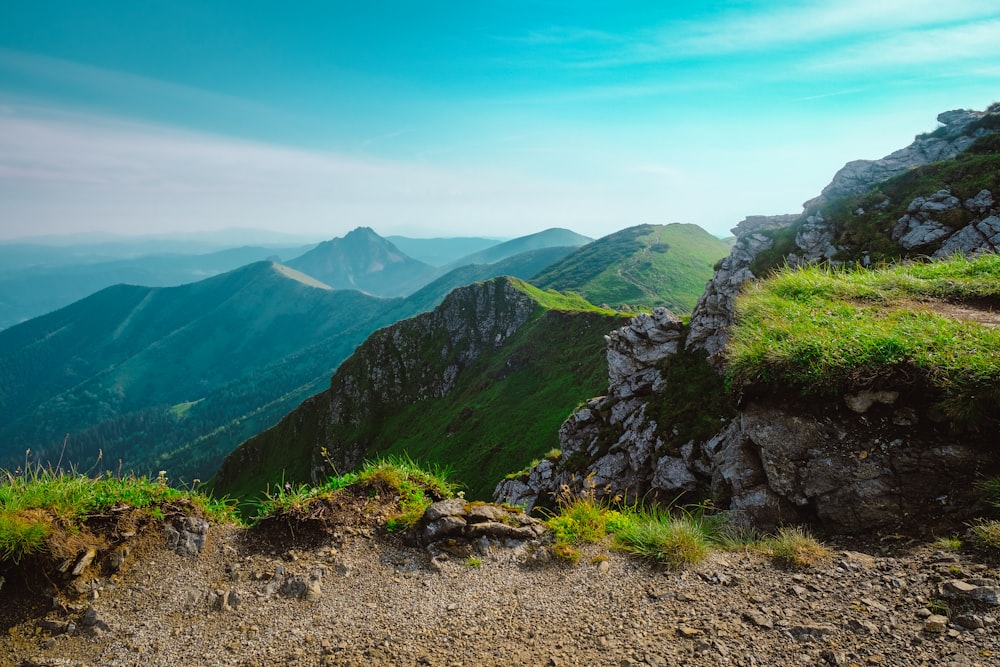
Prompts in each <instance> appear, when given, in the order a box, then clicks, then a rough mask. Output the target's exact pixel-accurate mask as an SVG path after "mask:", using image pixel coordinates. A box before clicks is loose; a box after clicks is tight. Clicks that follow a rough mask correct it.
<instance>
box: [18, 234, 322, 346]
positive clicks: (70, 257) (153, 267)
mask: <svg viewBox="0 0 1000 667" xmlns="http://www.w3.org/2000/svg"><path fill="white" fill-rule="evenodd" d="M305 250H306V248H303V247H301V246H294V247H291V246H289V247H276V248H265V247H241V248H231V249H228V250H222V251H217V252H211V253H202V254H179V253H178V254H163V253H161V254H155V255H152V254H146V255H141V256H138V257H128V258H114V259H108V258H104V257H101V256H92V255H88V254H86V250H85V249H81V250H80V251H79V252H78V253H73V252H71V251H70V250H69V249H66V248H50V247H47V246H32V245H28V244H7V245H0V329H4V328H6V327H9V326H13V325H15V324H18V323H20V322H25V321H27V320H29V319H31V318H32V317H38V316H39V315H44V314H45V313H50V312H52V311H53V310H56V309H57V308H62V307H63V306H67V305H69V304H71V303H73V302H74V301H77V300H79V299H83V298H85V297H87V296H89V295H91V294H93V293H94V292H97V291H98V290H102V289H104V288H105V287H111V286H112V285H118V284H121V283H126V284H130V285H146V286H148V287H168V286H171V285H181V284H184V283H190V282H194V281H197V280H204V279H205V278H208V277H209V276H214V275H218V274H220V273H224V272H225V271H232V270H234V269H237V268H239V267H241V266H244V265H246V264H250V263H251V262H259V261H263V260H267V259H274V258H275V256H276V255H281V256H284V257H294V256H296V255H299V254H302V253H303V252H305Z"/></svg>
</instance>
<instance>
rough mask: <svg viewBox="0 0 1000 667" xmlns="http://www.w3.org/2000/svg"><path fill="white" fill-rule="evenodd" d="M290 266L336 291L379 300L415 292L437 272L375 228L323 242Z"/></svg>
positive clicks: (356, 231)
mask: <svg viewBox="0 0 1000 667" xmlns="http://www.w3.org/2000/svg"><path fill="white" fill-rule="evenodd" d="M286 264H287V265H288V266H290V267H291V268H293V269H296V270H298V271H301V272H302V273H305V274H306V275H309V276H311V277H313V278H315V279H316V280H319V281H320V282H323V283H325V284H327V285H330V286H331V287H333V288H334V289H358V290H362V291H365V292H370V293H372V294H377V295H379V296H403V295H405V294H408V293H409V292H412V291H414V290H415V289H417V288H418V287H420V286H421V285H422V284H424V283H425V282H426V280H427V279H428V278H429V277H430V275H431V274H432V273H433V268H432V267H430V266H429V265H427V264H424V263H423V262H420V261H418V260H415V259H413V258H412V257H410V256H408V255H406V254H405V253H404V252H402V251H401V250H400V249H399V248H397V247H396V246H395V245H393V244H392V242H391V241H389V240H388V239H385V238H382V237H381V236H379V235H378V234H377V233H375V230H373V229H372V228H371V227H357V228H355V229H353V230H351V231H350V232H348V233H347V234H346V235H345V236H344V237H343V238H333V239H330V240H329V241H323V242H322V243H320V244H319V245H317V246H316V247H315V248H313V249H312V250H310V251H309V252H307V253H305V254H304V255H301V256H299V257H296V258H295V259H292V260H290V261H288V262H286Z"/></svg>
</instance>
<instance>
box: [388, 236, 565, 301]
mask: <svg viewBox="0 0 1000 667" xmlns="http://www.w3.org/2000/svg"><path fill="white" fill-rule="evenodd" d="M574 250H576V248H575V247H573V246H565V247H559V246H556V247H551V248H539V249H538V250H528V251H527V252H522V253H520V254H519V255H513V256H512V257H507V258H505V259H501V260H500V261H498V262H494V263H492V264H466V265H464V266H460V267H458V268H457V269H452V270H451V271H449V272H448V273H446V274H444V275H443V276H441V277H440V278H438V279H437V280H434V281H433V282H431V283H428V284H427V285H425V286H424V287H422V288H420V289H419V290H417V291H416V292H414V293H413V294H411V295H410V296H408V297H407V298H406V303H407V305H408V306H409V307H411V308H412V309H413V311H414V312H423V311H426V310H432V309H433V308H434V307H435V306H437V305H438V304H440V303H441V301H442V300H443V299H444V297H445V296H446V295H447V294H448V293H449V292H450V291H452V290H453V289H455V288H456V287H462V286H463V285H470V284H472V283H475V282H482V281H484V280H489V279H490V278H497V277H499V276H511V277H513V278H520V279H522V280H528V279H529V278H531V276H533V275H535V274H536V273H538V272H539V271H541V270H542V269H544V268H545V267H547V266H549V265H550V264H552V263H553V262H556V261H558V260H560V259H562V258H563V257H565V256H566V255H568V254H570V253H571V252H573V251H574Z"/></svg>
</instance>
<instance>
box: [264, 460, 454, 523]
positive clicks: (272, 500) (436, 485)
mask: <svg viewBox="0 0 1000 667" xmlns="http://www.w3.org/2000/svg"><path fill="white" fill-rule="evenodd" d="M449 474H450V473H449V471H447V470H445V469H443V468H440V467H437V466H424V465H418V464H417V463H415V462H414V461H413V460H412V459H411V458H409V457H406V456H388V457H385V458H381V459H378V460H376V461H368V462H365V464H364V465H363V466H362V467H361V469H360V470H358V471H357V472H350V473H347V474H344V475H334V476H331V477H328V478H327V479H326V480H325V481H324V482H323V483H322V484H319V485H317V486H309V485H308V484H297V485H294V486H290V487H289V488H285V487H284V486H279V487H278V489H276V491H275V492H274V493H273V495H267V494H265V495H264V496H263V497H261V498H259V499H258V500H257V501H256V502H255V503H254V507H255V509H256V513H255V515H256V516H255V519H254V520H255V521H259V520H260V519H262V518H264V517H268V516H275V515H282V514H289V513H295V512H302V511H304V510H305V509H306V508H307V507H308V506H309V504H310V503H312V502H313V501H314V500H316V499H319V498H323V497H328V496H330V495H331V494H333V493H336V492H338V491H340V490H342V489H346V488H349V487H357V488H370V489H375V490H378V491H379V492H387V493H391V494H392V495H394V496H395V497H396V498H397V501H398V503H399V513H398V514H397V515H396V516H394V517H391V518H390V519H389V521H388V522H387V528H388V529H389V530H390V531H394V530H403V529H405V528H408V527H410V526H412V525H413V524H415V523H416V522H417V521H418V520H419V519H420V517H421V516H423V513H424V510H426V509H427V508H428V507H429V506H430V504H431V503H432V502H435V501H438V500H443V499H445V498H451V497H452V496H454V495H455V493H456V491H457V485H456V484H455V483H453V482H450V481H449V480H448V476H449Z"/></svg>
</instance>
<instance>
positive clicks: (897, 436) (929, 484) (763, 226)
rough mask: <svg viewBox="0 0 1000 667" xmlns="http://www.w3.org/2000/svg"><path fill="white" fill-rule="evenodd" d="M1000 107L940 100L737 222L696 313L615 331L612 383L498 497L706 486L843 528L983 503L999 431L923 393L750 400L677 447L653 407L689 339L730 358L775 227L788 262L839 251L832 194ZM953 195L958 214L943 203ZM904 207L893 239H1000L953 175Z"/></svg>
mask: <svg viewBox="0 0 1000 667" xmlns="http://www.w3.org/2000/svg"><path fill="white" fill-rule="evenodd" d="M998 115H1000V105H994V106H993V107H991V108H990V109H989V110H987V111H986V112H974V111H962V110H960V111H952V112H946V113H943V114H941V115H939V116H938V121H939V122H941V123H943V124H944V125H943V127H942V128H940V129H939V130H938V131H936V132H934V133H931V134H929V135H921V136H918V137H917V138H916V139H915V141H914V142H913V144H911V145H910V146H909V147H907V148H905V149H902V150H900V151H897V152H895V153H893V154H891V155H889V156H886V157H885V158H883V159H882V160H875V161H858V162H852V163H850V164H849V165H847V166H845V167H844V168H843V169H842V170H841V171H840V172H838V174H837V175H836V176H835V178H834V180H833V182H832V183H831V184H830V185H829V186H828V187H827V188H825V189H824V191H823V194H822V195H820V197H818V198H816V199H814V200H811V201H810V202H807V203H806V210H805V211H804V212H803V213H802V214H800V215H784V216H753V217H749V218H747V219H746V220H744V221H743V222H741V223H740V224H739V225H738V226H737V227H736V228H735V229H733V233H734V234H736V236H737V241H736V243H735V245H734V246H733V248H732V251H731V253H730V255H729V256H728V257H727V258H725V259H724V260H723V261H722V262H720V264H719V265H718V266H717V269H716V272H715V275H714V276H713V277H712V279H711V280H710V281H709V283H708V284H707V286H706V289H705V292H704V294H703V295H702V297H701V298H700V299H699V301H698V305H697V307H696V308H695V311H694V313H693V315H692V318H691V321H690V324H689V325H688V327H687V328H686V329H685V327H684V326H683V325H682V323H681V322H680V320H678V319H677V318H675V317H673V316H672V315H671V314H670V313H668V312H666V311H663V310H658V311H656V312H654V313H652V314H651V315H640V316H639V317H637V318H635V319H634V320H633V321H632V322H630V323H629V325H628V326H626V327H624V328H622V329H620V330H618V331H616V332H614V333H612V334H611V335H609V336H608V337H607V341H608V354H607V356H608V364H609V387H608V392H607V395H606V396H602V397H598V398H594V399H591V400H590V401H588V402H587V403H586V404H585V405H583V406H581V407H580V408H579V409H578V410H577V411H575V412H574V413H573V415H571V416H570V418H569V419H567V421H566V422H565V423H564V425H563V426H562V428H561V430H560V443H561V446H562V450H561V456H560V457H559V458H558V459H557V460H544V461H542V462H540V463H539V464H538V465H537V466H536V467H535V468H533V469H531V470H530V471H528V472H527V473H526V474H525V475H523V476H521V477H519V478H516V479H508V480H504V481H503V482H501V483H500V484H499V485H498V486H497V488H496V492H495V498H496V499H498V500H503V501H506V502H511V503H514V504H521V505H524V506H527V507H531V506H534V505H535V504H536V503H539V502H541V503H551V501H552V498H553V497H554V496H555V495H556V494H558V493H559V492H560V491H561V490H562V489H564V488H571V489H579V488H581V486H582V485H583V484H584V483H587V484H593V485H594V486H595V488H596V489H597V490H598V491H599V492H603V493H606V494H607V495H608V496H611V497H614V496H619V497H622V496H624V497H631V498H649V497H654V498H661V499H662V498H665V499H667V500H671V499H676V498H681V497H684V498H687V499H689V500H698V499H706V498H707V499H711V502H713V503H715V504H716V505H717V506H719V507H722V508H726V509H730V510H732V511H731V514H732V516H733V518H734V519H735V520H744V521H746V522H747V523H750V524H753V525H754V526H756V527H758V528H762V529H767V528H770V527H773V526H776V525H779V524H782V523H789V522H802V521H812V522H818V523H820V524H822V525H824V526H826V527H828V528H831V529H833V530H837V531H867V530H871V529H877V528H880V529H889V530H891V529H897V528H900V527H906V526H909V527H910V529H914V528H915V526H914V525H912V524H913V522H912V521H911V518H912V517H921V522H920V524H921V526H922V527H923V529H924V530H928V531H930V530H933V528H934V527H935V526H938V525H943V524H947V523H948V522H949V521H951V522H954V521H956V520H960V519H962V518H964V517H963V511H964V512H968V511H969V508H970V507H971V505H972V503H971V498H970V492H971V487H972V481H973V478H974V477H975V475H976V474H980V473H983V472H985V471H989V470H994V469H996V467H997V463H996V460H995V459H996V457H995V456H993V454H992V448H991V440H990V438H989V437H986V436H984V435H983V434H965V435H963V437H962V438H961V439H956V438H954V437H953V434H948V433H947V429H945V428H944V427H943V425H942V424H940V423H939V422H940V421H941V420H940V419H939V418H936V417H935V416H934V415H933V414H928V413H927V410H926V407H927V406H926V405H924V404H923V403H922V402H921V399H920V397H919V396H910V395H905V394H904V395H900V393H899V392H896V393H894V394H892V397H891V400H890V399H889V398H887V397H886V396H883V395H877V396H876V397H875V398H874V399H872V398H871V397H866V396H854V397H851V396H848V397H845V398H844V401H843V403H837V402H833V403H830V404H827V405H813V406H809V405H804V404H803V402H802V401H798V402H787V401H786V402H784V403H781V402H777V403H776V402H767V401H763V402H753V403H750V404H747V405H744V406H742V407H741V410H740V413H739V414H738V415H737V416H736V418H735V419H725V418H722V417H720V419H721V421H720V423H719V429H718V432H717V433H716V434H715V435H714V436H711V437H706V438H700V439H691V440H690V441H688V442H686V443H684V444H683V445H681V446H679V447H667V446H666V440H667V437H666V436H667V435H668V434H670V433H671V432H672V431H673V432H676V430H677V425H676V424H670V423H658V417H657V415H656V412H657V405H658V404H659V403H661V402H663V401H664V398H665V397H669V395H670V394H671V393H675V392H677V390H678V388H677V387H671V386H669V383H668V381H667V378H666V373H665V370H664V369H665V368H666V366H667V365H668V364H667V360H669V359H671V358H674V357H675V356H676V355H677V354H678V352H679V351H684V352H687V353H704V354H706V355H708V359H709V361H710V362H712V363H714V364H716V365H717V366H718V365H720V364H721V363H722V362H723V360H722V355H721V353H722V351H723V350H724V348H725V345H726V341H727V329H728V327H729V326H730V325H731V324H732V323H733V308H734V303H735V299H736V297H737V296H738V294H739V292H740V290H741V289H742V287H743V285H744V284H745V283H746V282H747V281H750V280H753V279H755V278H756V276H755V274H754V272H753V270H752V266H753V264H754V260H755V259H756V258H757V257H758V256H759V255H760V254H761V253H763V252H765V251H769V250H771V248H772V247H773V246H774V243H775V235H776V233H779V232H782V231H784V230H789V229H790V228H791V227H792V225H796V229H795V235H794V246H793V249H792V251H791V252H789V253H787V254H786V255H785V256H784V261H785V262H787V263H788V264H790V265H795V264H798V263H812V262H818V261H830V260H832V259H833V258H834V255H835V254H836V253H837V252H838V251H839V250H840V248H838V247H836V246H835V245H834V238H835V236H834V227H833V224H832V222H831V221H828V220H826V219H824V217H823V215H822V213H821V212H820V210H819V207H820V205H821V204H823V203H825V202H827V201H829V200H831V199H833V198H835V197H838V196H843V195H845V194H857V193H859V192H864V191H866V190H867V189H869V188H871V187H872V186H874V185H875V184H876V183H878V182H881V181H883V180H885V179H886V178H889V177H892V176H894V175H897V174H899V173H901V172H902V171H905V170H906V169H908V168H911V167H913V166H915V165H920V164H926V163H928V162H930V161H932V160H941V159H945V158H949V157H953V156H955V155H957V154H958V153H960V152H961V151H963V150H965V149H967V148H968V147H969V146H970V145H972V144H973V143H974V142H975V141H976V140H977V139H978V138H979V137H981V136H983V135H984V134H986V133H988V132H990V131H992V130H987V129H984V128H983V125H984V124H983V123H982V121H983V119H986V118H987V117H990V119H991V120H992V117H993V116H998ZM957 210H961V211H962V215H961V216H956V215H951V216H948V213H949V212H954V211H957ZM906 211H907V212H906V215H904V216H903V217H901V218H900V219H899V221H898V223H897V225H896V227H895V229H894V230H893V231H892V240H893V241H895V242H896V243H898V244H899V245H900V246H901V247H902V248H904V249H907V250H909V249H913V248H917V249H920V248H924V247H927V246H928V245H930V244H933V245H934V246H935V247H937V250H936V251H935V253H934V254H935V256H937V257H942V256H948V255H950V254H953V253H955V252H960V253H964V254H974V253H977V252H993V251H995V250H997V245H996V240H997V239H998V236H997V230H998V221H1000V218H998V217H997V215H998V213H1000V208H998V207H997V205H996V203H995V200H994V195H993V193H991V192H990V191H988V190H983V191H981V192H979V193H978V194H976V195H975V196H974V197H971V198H967V199H966V200H965V201H961V200H960V199H959V198H958V197H955V196H953V195H952V194H951V193H950V192H947V191H942V192H935V193H928V194H927V195H926V196H921V197H917V198H915V199H914V200H913V201H911V202H910V203H909V205H908V206H907V209H906ZM955 219H961V220H966V219H968V220H969V221H968V222H966V223H965V224H963V225H962V226H960V227H956V226H952V225H949V224H947V223H946V221H948V220H955ZM786 233H787V232H786ZM818 443H821V446H817V445H818Z"/></svg>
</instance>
